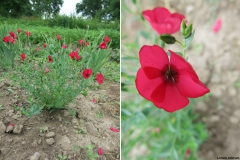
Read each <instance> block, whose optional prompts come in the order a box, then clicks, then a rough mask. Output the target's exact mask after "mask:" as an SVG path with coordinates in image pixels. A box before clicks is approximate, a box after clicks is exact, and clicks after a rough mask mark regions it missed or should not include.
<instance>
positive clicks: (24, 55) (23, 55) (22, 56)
mask: <svg viewBox="0 0 240 160" xmlns="http://www.w3.org/2000/svg"><path fill="white" fill-rule="evenodd" d="M20 56H21V59H20V60H21V61H24V59H25V58H26V54H24V53H22V54H21V55H20Z"/></svg>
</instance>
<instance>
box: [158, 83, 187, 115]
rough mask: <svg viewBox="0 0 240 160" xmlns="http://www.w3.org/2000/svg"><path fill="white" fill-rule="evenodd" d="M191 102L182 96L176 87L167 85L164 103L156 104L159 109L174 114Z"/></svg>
mask: <svg viewBox="0 0 240 160" xmlns="http://www.w3.org/2000/svg"><path fill="white" fill-rule="evenodd" d="M188 103H189V100H188V99H187V98H186V97H184V96H182V95H181V94H180V93H179V91H178V89H177V87H176V86H171V85H167V88H166V93H165V98H164V101H163V102H162V103H154V105H155V106H156V107H158V108H163V109H164V110H165V111H167V112H174V111H176V110H179V109H181V108H183V107H185V106H187V105H188Z"/></svg>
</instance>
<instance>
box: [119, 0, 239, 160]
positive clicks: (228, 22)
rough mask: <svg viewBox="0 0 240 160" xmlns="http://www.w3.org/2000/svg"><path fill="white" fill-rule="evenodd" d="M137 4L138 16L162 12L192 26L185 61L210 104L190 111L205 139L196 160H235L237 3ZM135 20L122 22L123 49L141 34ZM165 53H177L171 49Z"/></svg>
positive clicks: (175, 0) (158, 0) (161, 0)
mask: <svg viewBox="0 0 240 160" xmlns="http://www.w3.org/2000/svg"><path fill="white" fill-rule="evenodd" d="M141 2H142V3H141V4H140V5H138V7H140V8H142V10H146V9H153V8H154V7H156V6H166V7H167V8H170V10H171V11H172V12H176V11H177V12H180V13H182V14H184V15H185V16H186V17H187V19H188V22H190V23H193V28H194V29H195V37H194V40H193V42H192V45H191V47H190V48H189V49H188V50H187V55H188V56H189V62H190V63H191V64H192V65H193V67H194V69H195V70H196V72H197V73H198V75H199V77H200V79H201V80H202V81H203V82H204V83H205V84H206V85H207V86H208V87H209V89H210V90H211V96H210V98H209V99H208V100H206V101H201V102H200V103H198V104H197V105H196V106H195V111H196V113H199V114H200V120H201V121H202V122H203V123H205V124H206V126H207V129H208V133H209V138H208V139H207V141H205V142H204V143H203V144H202V146H201V147H200V149H199V153H198V154H199V157H200V158H201V159H203V160H214V159H217V157H236V158H238V159H240V146H239V143H240V106H239V105H240V94H239V93H240V52H239V48H240V36H239V35H240V30H239V26H240V21H239V19H240V1H237V0H229V1H224V0H216V1H214V0H186V1H179V0H155V1H151V2H150V1H141ZM128 7H130V8H131V11H132V12H135V11H136V6H135V5H133V4H131V3H129V4H128ZM134 16H139V15H131V14H125V17H127V18H123V17H122V32H123V33H124V34H125V35H127V37H128V38H127V39H124V40H123V41H122V42H123V43H129V42H134V41H135V38H136V37H137V34H138V32H139V31H141V30H144V27H143V25H142V22H141V21H139V20H136V18H134ZM218 18H221V20H222V27H221V29H220V31H219V32H218V33H214V32H213V31H212V27H213V23H214V21H215V20H216V19H218ZM133 28H134V32H133ZM156 35H157V34H156ZM176 36H179V35H178V34H176ZM139 41H140V46H141V45H144V44H147V41H146V40H145V39H144V38H139ZM170 48H171V49H172V50H175V49H177V48H173V46H170ZM122 52H124V48H123V49H122ZM132 54H137V53H132Z"/></svg>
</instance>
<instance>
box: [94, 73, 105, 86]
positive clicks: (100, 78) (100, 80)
mask: <svg viewBox="0 0 240 160" xmlns="http://www.w3.org/2000/svg"><path fill="white" fill-rule="evenodd" d="M96 80H97V82H98V84H102V83H103V80H104V77H103V75H102V73H98V74H97V75H96Z"/></svg>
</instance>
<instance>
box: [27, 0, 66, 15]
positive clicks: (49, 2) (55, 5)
mask: <svg viewBox="0 0 240 160" xmlns="http://www.w3.org/2000/svg"><path fill="white" fill-rule="evenodd" d="M31 1H32V6H33V11H34V15H35V16H45V17H50V16H51V15H56V14H57V13H59V11H60V8H61V6H62V5H63V0H31Z"/></svg>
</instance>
